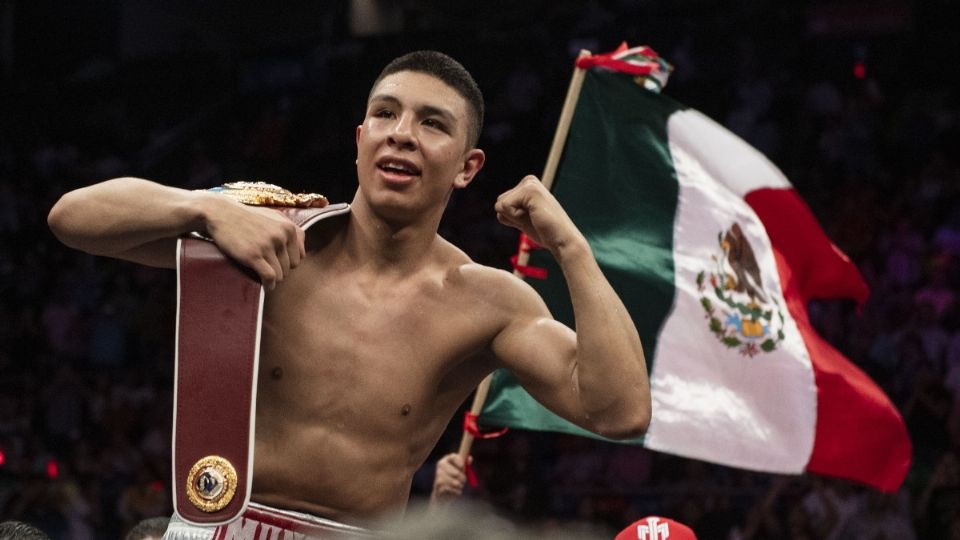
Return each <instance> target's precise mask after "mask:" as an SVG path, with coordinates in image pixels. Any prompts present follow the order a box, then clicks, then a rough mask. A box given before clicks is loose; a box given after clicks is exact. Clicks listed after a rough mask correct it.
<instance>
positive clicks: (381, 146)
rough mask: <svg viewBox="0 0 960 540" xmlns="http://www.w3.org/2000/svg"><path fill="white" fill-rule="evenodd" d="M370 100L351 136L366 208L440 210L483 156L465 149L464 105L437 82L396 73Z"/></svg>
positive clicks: (420, 75)
mask: <svg viewBox="0 0 960 540" xmlns="http://www.w3.org/2000/svg"><path fill="white" fill-rule="evenodd" d="M370 96H371V97H370V101H369V102H368V104H367V111H366V114H365V117H364V120H363V124H362V125H360V126H358V127H357V134H356V136H357V177H358V179H359V181H360V189H361V190H362V191H363V193H364V196H365V197H366V198H367V199H368V200H369V201H370V202H371V204H376V205H387V206H390V207H397V208H398V209H399V208H407V209H410V210H415V211H423V210H427V209H429V208H433V207H436V206H440V207H442V206H443V205H445V204H446V201H447V199H448V198H449V196H450V192H451V191H452V189H454V188H463V187H466V186H467V185H468V184H469V183H470V181H471V180H472V179H473V177H474V175H476V173H477V171H479V170H480V167H482V166H483V152H482V151H480V150H478V149H475V148H474V149H468V148H467V130H468V129H469V128H470V121H469V117H468V105H467V102H466V100H464V99H463V97H462V96H460V94H458V93H457V91H456V90H454V89H453V88H451V87H449V86H447V85H446V83H444V82H443V81H441V80H439V79H437V78H435V77H433V76H431V75H427V74H424V73H418V72H412V71H401V72H398V73H394V74H392V75H388V76H387V77H384V78H383V80H381V81H380V83H379V84H378V85H377V86H376V87H375V88H374V89H373V91H372V92H371V93H370Z"/></svg>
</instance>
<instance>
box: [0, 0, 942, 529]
mask: <svg viewBox="0 0 960 540" xmlns="http://www.w3.org/2000/svg"><path fill="white" fill-rule="evenodd" d="M958 11H960V8H958V4H957V3H956V2H952V1H949V0H931V1H919V0H918V1H913V2H911V1H906V0H883V1H879V2H867V1H862V2H860V1H853V0H846V1H805V2H789V3H785V2H777V1H773V0H769V1H765V0H746V1H741V2H721V1H716V0H713V1H711V0H679V1H668V0H659V1H658V0H608V1H593V2H575V1H566V0H558V1H532V2H505V1H489V2H465V1H439V0H436V1H414V0H407V1H401V2H386V1H376V0H354V1H350V2H347V1H331V2H322V3H321V2H312V1H306V0H299V1H285V2H278V3H276V4H273V3H266V2H261V3H253V2H228V1H225V0H210V1H205V2H187V1H184V0H176V1H160V0H135V1H123V2H122V1H120V0H100V1H95V2H94V1H88V2H45V1H39V2H32V1H19V2H17V1H15V0H0V68H2V79H0V80H2V86H0V520H3V519H19V520H22V521H26V522H30V523H32V524H34V525H37V526H38V527H40V528H42V529H43V530H45V531H46V532H47V533H49V534H50V535H51V537H53V538H75V539H88V538H95V539H101V538H102V539H114V538H120V537H121V536H122V535H123V534H124V533H125V532H126V530H128V529H129V527H130V526H131V525H132V524H134V523H136V522H137V521H139V520H140V519H142V518H144V517H149V516H154V515H164V514H168V513H169V512H170V510H171V509H170V494H169V481H170V480H169V479H170V475H169V466H170V463H169V432H170V416H171V410H172V406H171V402H170V393H171V377H172V362H171V359H172V356H173V355H172V341H173V340H172V336H173V306H174V289H173V286H174V280H173V274H172V273H171V272H165V271H158V270H153V269H148V268H141V267H136V266H134V265H131V264H125V263H120V262H115V261H111V260H106V259H98V258H94V257H90V256H86V255H83V254H81V253H78V252H74V251H71V250H69V249H67V248H65V247H63V246H62V245H60V244H59V243H58V242H57V241H56V240H55V239H54V238H53V236H52V235H51V234H50V232H49V229H48V228H47V226H46V220H45V218H46V213H47V211H48V210H49V208H50V207H51V205H52V204H53V202H54V201H55V200H56V199H57V197H59V196H60V195H61V194H63V193H64V192H65V191H67V190H70V189H73V188H76V187H80V186H83V185H87V184H90V183H93V182H96V181H99V180H103V179H106V178H110V177H115V176H124V175H133V176H142V177H146V178H150V179H154V180H158V181H160V182H163V183H166V184H170V185H177V186H183V187H190V188H199V187H207V186H211V185H216V184H219V183H221V182H223V181H225V180H238V179H245V180H259V179H263V180H269V181H272V182H274V183H278V184H282V185H284V186H286V187H289V188H291V189H294V190H307V191H318V192H322V193H324V194H326V195H328V196H329V197H330V198H331V200H334V201H345V200H349V198H350V197H351V196H352V193H353V191H354V189H355V185H356V184H355V172H354V168H353V160H354V157H355V153H354V152H355V150H354V139H353V137H354V135H353V134H354V128H355V126H356V125H357V124H358V123H359V122H360V119H361V118H362V111H363V105H364V101H365V98H366V93H367V91H368V89H369V85H370V84H371V82H372V81H373V79H374V78H375V76H376V74H377V71H378V70H379V68H380V67H381V66H382V65H383V64H384V63H385V62H386V61H387V60H389V59H390V58H392V57H394V56H397V55H398V54H401V53H403V52H406V51H409V50H413V49H419V48H432V49H438V50H441V51H444V52H447V53H448V54H451V55H452V56H454V57H456V58H458V59H459V60H461V61H462V62H463V64H464V65H465V66H466V67H467V68H468V69H470V70H471V71H472V72H473V74H474V76H475V77H476V78H477V80H478V82H479V84H480V86H481V88H482V89H483V90H484V93H485V98H486V104H487V121H486V125H485V128H484V132H483V136H482V138H481V143H480V146H481V147H482V148H484V149H485V150H486V152H487V165H486V167H485V168H484V170H483V171H482V172H481V174H480V177H479V179H478V180H477V181H476V182H474V184H473V185H472V186H471V188H470V189H469V190H466V191H463V192H458V193H457V194H456V196H455V198H454V199H453V200H452V203H451V206H450V208H449V210H448V212H447V214H446V216H445V219H444V222H443V225H442V228H441V233H442V234H443V235H444V236H445V237H446V238H448V239H450V240H452V241H453V242H454V243H455V244H457V245H459V246H461V247H462V248H463V249H464V250H465V251H466V252H467V253H468V254H469V255H471V256H472V257H474V259H476V260H477V261H479V262H482V263H485V264H490V265H493V266H499V267H504V268H506V267H507V266H508V257H509V256H510V254H511V252H512V250H513V248H514V247H515V245H516V235H515V233H514V232H512V231H510V230H507V229H506V228H504V227H501V226H499V225H498V224H497V223H496V221H495V219H494V217H493V212H492V204H493V200H494V198H495V197H496V195H498V194H499V193H500V192H501V191H503V190H505V189H506V188H508V187H510V186H511V185H512V184H513V183H515V182H516V181H517V180H519V179H520V178H521V177H522V176H523V175H525V174H528V173H539V171H540V170H541V169H542V167H543V163H544V161H545V158H546V151H547V147H548V145H549V142H550V139H551V137H552V133H553V129H554V126H555V124H556V119H557V116H558V113H559V108H560V104H561V102H562V99H563V96H564V92H565V89H566V85H567V83H568V81H569V77H570V73H571V69H572V67H571V66H572V59H573V57H574V55H575V54H576V52H577V51H578V50H580V49H582V48H585V49H588V50H591V51H594V52H602V51H608V50H612V49H613V48H615V47H616V46H617V45H618V44H619V43H620V41H622V40H626V41H628V42H629V43H630V44H631V45H634V44H648V45H650V46H652V47H653V48H654V49H656V50H657V51H658V52H659V53H660V54H661V55H662V56H664V57H665V58H666V59H667V60H668V61H670V62H671V63H673V64H674V65H675V67H676V70H675V72H674V74H673V76H672V78H671V81H670V83H669V85H668V86H667V88H666V90H665V93H667V94H669V95H670V96H672V97H674V98H676V99H679V100H680V101H683V102H685V103H687V104H688V105H691V106H693V107H696V108H698V109H700V110H702V111H703V112H705V113H706V114H708V115H710V116H712V117H713V118H715V119H717V120H718V121H720V122H722V123H724V124H725V125H727V126H728V127H729V128H730V129H732V130H733V131H735V132H736V133H738V134H739V135H741V136H742V137H743V138H745V139H746V140H747V141H749V142H750V143H752V144H753V145H755V146H756V147H757V148H758V149H760V150H761V151H763V152H764V153H765V154H766V155H767V156H768V157H769V158H771V159H772V160H773V161H774V162H775V163H776V164H777V165H778V166H779V167H780V168H781V169H782V170H783V171H784V172H785V173H786V175H787V176H788V177H789V178H790V179H791V181H792V182H793V183H794V184H795V186H796V187H797V189H798V190H799V191H800V193H801V194H802V195H803V196H804V197H805V199H806V200H807V202H808V203H809V204H810V205H811V207H812V208H813V210H814V212H815V213H816V214H817V215H818V217H819V218H820V220H821V222H822V224H823V225H824V227H825V229H826V230H827V231H828V233H829V235H830V236H831V237H832V239H833V240H834V241H835V242H836V243H837V244H838V245H839V246H840V247H841V248H842V249H844V250H845V251H846V252H847V253H848V254H849V255H850V256H851V257H852V258H853V259H854V260H855V261H856V262H857V264H858V265H859V267H860V268H861V270H862V272H863V273H864V275H865V277H866V279H867V280H868V282H869V284H870V286H871V289H872V296H871V299H870V301H869V302H868V304H867V305H866V306H865V307H864V309H863V310H862V312H859V313H858V312H857V310H856V309H855V307H854V306H853V305H852V304H850V303H845V302H821V303H817V304H815V305H814V306H813V309H812V315H813V317H814V321H815V323H816V325H817V327H818V329H819V330H820V331H821V333H822V334H823V335H825V336H826V337H827V339H828V340H829V341H830V342H831V343H833V344H834V345H836V346H837V347H838V348H840V349H841V350H842V351H843V352H844V353H845V354H847V355H848V357H850V358H851V359H852V360H853V361H855V362H856V363H857V364H858V365H860V366H861V367H862V368H863V369H865V370H866V371H867V372H868V373H870V374H871V375H872V376H873V377H874V378H875V379H876V380H877V381H878V382H879V383H880V384H881V386H882V387H883V388H884V389H885V390H886V391H887V392H888V394H889V395H890V397H891V398H892V399H893V401H894V402H895V403H896V404H897V405H898V406H899V407H900V409H901V411H902V413H903V415H904V417H905V419H906V421H907V424H908V428H909V430H910V433H911V438H912V441H913V444H914V447H915V455H914V465H913V468H912V470H911V472H910V475H909V477H908V479H907V482H906V484H905V485H904V488H903V490H902V491H901V492H900V493H898V494H895V495H892V496H883V495H880V494H878V493H875V492H873V491H872V490H869V489H866V488H863V487H859V486H855V485H850V484H847V483H844V482H839V481H834V480H824V479H819V478H812V477H790V478H776V477H773V476H771V475H765V474H759V473H751V472H746V471H741V470H735V469H730V468H726V467H720V466H715V465H709V464H705V463H701V462H694V461H689V460H684V459H680V458H676V457H672V456H668V455H664V454H654V453H651V452H648V451H646V450H644V449H642V448H638V447H632V446H621V445H610V444H603V443H598V442H594V441H590V440H586V439H577V438H572V437H567V436H560V435H552V434H535V433H524V432H520V431H513V432H511V433H510V434H509V435H508V436H506V437H503V438H501V439H497V440H494V441H481V442H478V443H477V445H476V446H475V450H474V455H475V456H476V463H477V469H478V472H479V474H480V479H481V485H480V487H479V488H477V489H476V490H472V491H471V492H470V493H468V494H467V498H468V499H471V500H474V501H481V502H483V504H485V505H486V506H485V508H486V510H485V511H487V512H489V513H491V514H496V515H499V516H502V517H503V518H504V519H505V520H506V521H508V522H511V523H515V524H517V525H518V526H520V525H522V526H524V527H528V528H529V529H530V530H534V531H539V532H541V533H542V534H543V535H544V536H548V535H556V534H557V533H558V532H559V531H567V532H569V531H571V530H577V528H578V527H586V526H587V524H589V525H592V526H594V527H598V528H600V530H604V531H609V532H610V533H611V534H610V536H612V532H613V531H616V530H619V529H620V528H622V527H623V526H625V525H626V524H627V523H629V522H631V521H633V520H635V519H637V518H639V517H641V516H643V515H647V514H653V513H657V514H662V515H667V516H671V517H674V518H676V519H678V520H680V521H683V522H685V523H687V524H688V525H690V526H691V527H693V529H694V530H696V531H697V533H698V535H699V537H700V538H701V539H712V538H717V539H727V538H801V537H803V538H814V537H823V538H877V537H880V538H960V475H958V472H957V468H958V465H960V461H958V457H960V456H958V444H957V443H958V442H960V412H958V411H960V408H958V406H957V404H958V399H957V397H958V393H960V301H958V299H957V294H958V286H960V271H958V270H960V167H958V166H960V163H958V156H960V116H958V97H960V96H958V84H957V83H958V80H957V78H958V75H957V72H958V71H957V69H956V58H957V53H958V52H960V32H958V31H957V30H956V28H957V22H958V20H960V17H958ZM458 422H459V420H456V421H454V422H453V423H452V425H451V427H450V428H449V429H448V431H447V434H446V435H445V436H444V437H443V439H442V440H441V442H440V444H439V445H438V447H437V449H436V450H435V452H434V456H433V459H436V458H437V457H439V456H440V455H442V454H443V453H445V452H447V451H451V450H453V449H454V448H455V447H456V445H457V442H458V441H459V425H458ZM431 478H432V468H431V466H430V464H428V465H427V466H425V467H424V468H423V469H422V471H421V473H420V474H418V476H417V479H416V483H415V486H414V496H415V497H417V498H421V497H423V496H425V495H426V494H427V493H428V492H429V488H430V482H431ZM804 530H806V531H807V532H806V536H803V531H804ZM877 534H882V535H884V536H876V535H877Z"/></svg>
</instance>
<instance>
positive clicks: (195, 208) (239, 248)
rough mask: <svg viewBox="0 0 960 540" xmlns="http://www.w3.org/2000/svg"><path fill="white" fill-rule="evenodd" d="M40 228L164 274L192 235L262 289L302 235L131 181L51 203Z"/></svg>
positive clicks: (295, 259)
mask: <svg viewBox="0 0 960 540" xmlns="http://www.w3.org/2000/svg"><path fill="white" fill-rule="evenodd" d="M47 221H48V223H49V225H50V228H51V230H52V231H53V233H54V234H55V235H56V236H57V238H59V239H60V241H61V242H63V243H64V244H66V245H68V246H70V247H72V248H75V249H79V250H82V251H86V252H88V253H92V254H94V255H104V256H108V257H115V258H119V259H126V260H130V261H134V262H138V263H141V264H146V265H150V266H160V267H165V268H173V267H174V266H175V264H176V250H175V246H176V239H177V237H178V236H180V235H182V234H184V233H188V232H192V231H199V232H202V233H204V234H206V235H208V236H209V237H210V238H212V239H213V241H214V242H216V244H217V246H219V247H220V249H221V250H222V251H223V252H224V253H225V254H227V255H228V256H230V257H231V258H233V259H234V260H236V261H237V262H239V263H240V264H242V265H244V266H246V267H248V268H250V269H252V270H253V271H254V272H256V273H257V275H259V276H260V279H261V281H262V282H263V284H264V285H265V286H266V287H267V288H273V287H274V286H275V285H276V283H277V282H278V281H280V280H282V279H283V277H284V276H285V275H286V274H287V273H288V272H289V271H290V269H291V268H294V267H296V266H297V265H298V264H299V263H300V260H301V259H302V258H303V257H304V243H303V239H304V235H303V230H302V229H300V227H297V226H296V225H294V224H293V223H292V222H291V221H290V220H289V219H287V218H285V217H283V216H281V215H280V214H278V213H276V212H274V211H273V210H270V209H266V208H254V207H247V206H244V205H242V204H240V203H238V202H236V201H234V200H232V199H230V198H229V197H226V196H223V195H218V194H216V193H212V192H205V191H187V190H183V189H178V188H173V187H168V186H163V185H160V184H157V183H154V182H150V181H148V180H142V179H139V178H116V179H113V180H107V181H105V182H101V183H99V184H94V185H92V186H88V187H85V188H81V189H77V190H75V191H71V192H69V193H67V194H66V195H64V196H63V197H61V198H60V200H59V201H57V203H56V204H55V205H54V206H53V208H52V209H51V210H50V214H49V216H48V217H47Z"/></svg>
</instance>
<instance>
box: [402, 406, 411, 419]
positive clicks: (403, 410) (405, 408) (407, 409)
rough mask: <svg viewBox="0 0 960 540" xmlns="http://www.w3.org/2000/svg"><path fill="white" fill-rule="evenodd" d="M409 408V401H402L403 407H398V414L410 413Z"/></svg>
mask: <svg viewBox="0 0 960 540" xmlns="http://www.w3.org/2000/svg"><path fill="white" fill-rule="evenodd" d="M410 408H411V407H410V404H409V403H404V404H403V407H401V408H400V416H407V415H408V414H410Z"/></svg>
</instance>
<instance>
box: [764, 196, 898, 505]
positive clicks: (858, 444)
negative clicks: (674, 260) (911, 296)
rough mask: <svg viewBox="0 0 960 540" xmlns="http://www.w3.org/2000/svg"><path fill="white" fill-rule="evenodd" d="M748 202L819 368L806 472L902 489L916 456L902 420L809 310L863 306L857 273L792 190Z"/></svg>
mask: <svg viewBox="0 0 960 540" xmlns="http://www.w3.org/2000/svg"><path fill="white" fill-rule="evenodd" d="M746 200H747V203H748V204H749V205H750V206H751V207H752V208H753V210H754V211H755V212H756V213H757V215H758V216H759V217H760V220H761V221H762V222H763V225H764V227H765V228H766V229H767V233H768V235H769V237H770V241H771V243H772V244H773V248H774V256H775V258H776V262H777V270H778V272H779V274H780V281H781V283H782V284H783V295H784V298H785V299H786V301H787V309H788V310H789V311H790V315H791V316H793V318H794V320H795V321H796V323H797V328H798V329H799V331H800V335H801V337H802V338H803V340H804V344H805V345H806V348H807V351H808V353H809V355H810V361H811V363H812V365H813V373H814V380H815V382H816V385H817V425H816V430H815V439H814V443H813V451H812V453H811V456H810V461H809V462H808V464H807V470H809V471H811V472H815V473H819V474H825V475H829V476H837V477H841V478H847V479H851V480H855V481H858V482H862V483H865V484H869V485H873V486H876V487H877V488H879V489H881V490H883V491H887V492H892V491H896V490H897V489H899V488H900V485H901V484H902V483H903V480H904V478H905V477H906V475H907V472H908V470H909V468H910V461H911V455H912V445H911V444H910V438H909V436H908V434H907V429H906V426H905V425H904V422H903V418H902V417H901V415H900V413H899V411H898V410H897V408H896V407H895V406H894V405H893V403H892V402H890V399H889V398H888V397H887V396H886V394H884V392H883V390H881V389H880V387H878V386H877V385H876V384H875V383H874V382H873V381H872V380H871V379H870V377H868V376H867V375H866V374H865V373H864V372H863V371H861V370H860V369H859V368H858V367H857V366H855V365H854V364H852V363H851V362H850V361H849V360H848V359H847V358H845V357H844V356H843V355H842V354H840V352H839V351H837V350H836V349H834V348H833V347H832V346H831V345H830V344H829V343H827V342H826V341H825V340H824V339H823V338H821V337H820V335H819V334H817V332H816V330H815V329H814V328H813V326H812V325H811V324H810V317H809V314H808V311H807V302H808V301H809V300H810V299H811V298H853V299H856V300H857V301H859V302H860V303H861V304H862V303H863V302H865V301H866V299H867V296H868V295H869V291H868V290H867V286H866V284H865V283H864V281H863V278H862V277H861V276H860V272H859V270H857V268H856V266H855V265H854V264H853V262H852V261H850V259H849V258H847V256H846V255H844V254H843V253H842V252H841V251H840V250H839V249H837V247H836V246H835V245H833V243H832V242H830V240H829V239H828V238H827V236H826V234H825V233H824V232H823V230H822V229H821V228H820V225H819V224H818V223H817V221H816V219H815V218H814V217H813V214H812V213H811V212H810V210H809V208H807V205H806V204H805V203H804V202H803V200H801V199H800V197H799V196H798V195H797V193H796V192H795V191H794V190H792V189H762V190H758V191H754V192H751V193H749V194H748V195H747V197H746Z"/></svg>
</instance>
